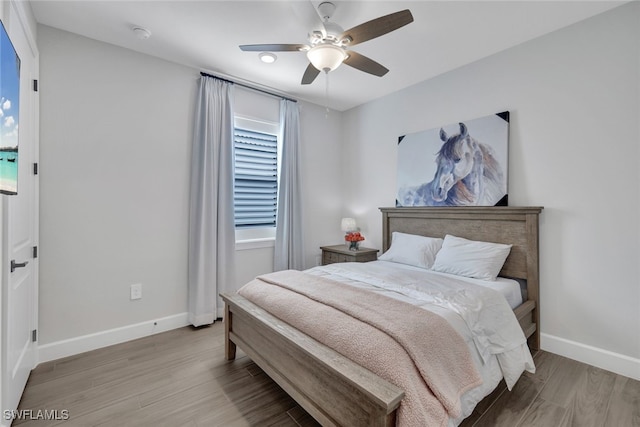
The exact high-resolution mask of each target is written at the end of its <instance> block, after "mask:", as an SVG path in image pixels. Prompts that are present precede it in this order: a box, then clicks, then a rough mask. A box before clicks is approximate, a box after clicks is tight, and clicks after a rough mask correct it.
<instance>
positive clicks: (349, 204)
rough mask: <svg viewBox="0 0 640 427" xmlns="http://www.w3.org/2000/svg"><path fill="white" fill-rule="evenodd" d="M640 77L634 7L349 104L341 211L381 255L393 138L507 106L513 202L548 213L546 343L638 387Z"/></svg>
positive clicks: (639, 30)
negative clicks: (355, 222) (634, 379)
mask: <svg viewBox="0 0 640 427" xmlns="http://www.w3.org/2000/svg"><path fill="white" fill-rule="evenodd" d="M424 54H426V55H428V52H424ZM639 80H640V3H638V2H633V3H632V4H628V5H625V6H622V7H620V8H617V9H614V10H613V11H611V12H608V13H605V14H603V15H600V16H597V17H594V18H592V19H589V20H587V21H584V22H582V23H578V24H576V25H573V26H571V27H568V28H565V29H562V30H560V31H557V32H555V33H552V34H550V35H547V36H545V37H542V38H539V39H536V40H533V41H531V42H528V43H525V44H522V45H519V46H517V47H514V48H512V49H509V50H507V51H504V52H502V53H499V54H496V55H494V56H491V57H488V58H485V59H482V60H480V61H478V62H476V63H473V64H471V65H468V66H465V67H462V68H460V69H457V70H455V71H452V72H449V73H446V74H444V75H441V76H439V77H436V78H434V79H431V80H428V81H425V82H423V83H420V84H417V85H415V86H413V87H410V88H408V89H406V90H403V91H400V92H396V93H395V94H392V95H390V96H386V97H384V98H381V99H379V100H376V101H374V102H371V103H368V104H366V105H363V106H360V107H358V108H354V109H353V110H350V111H349V112H347V113H346V114H345V117H344V125H343V126H344V136H343V140H344V144H345V148H344V150H345V151H344V162H343V178H344V182H345V183H346V185H347V187H346V190H345V191H346V194H345V206H346V210H347V212H352V213H353V214H354V215H355V216H356V217H359V218H360V219H361V222H362V221H364V223H363V229H364V231H365V232H366V235H368V236H370V237H371V240H372V241H373V242H374V243H375V245H374V246H378V247H380V246H381V230H380V226H379V224H380V214H379V212H378V210H377V207H379V206H393V205H394V199H395V190H396V187H395V185H396V184H395V182H396V145H397V138H398V136H400V135H403V134H407V133H411V132H416V131H420V130H425V129H430V128H434V127H437V126H440V125H445V124H450V123H456V122H457V121H461V120H468V119H473V118H476V117H481V116H484V115H488V114H492V113H496V112H500V111H504V110H509V111H510V112H511V127H510V141H509V201H510V204H511V205H514V206H518V205H536V206H538V205H540V206H544V211H543V213H542V216H541V234H540V243H541V246H540V247H541V249H540V255H541V261H540V264H541V265H540V268H541V316H542V317H541V323H542V325H541V326H542V329H541V330H542V333H543V334H544V335H543V342H542V345H543V348H546V349H548V350H551V351H554V352H557V353H561V354H565V355H567V356H570V357H573V358H577V359H582V360H584V361H587V362H589V363H593V364H596V365H601V366H603V365H606V366H603V367H605V368H608V369H611V370H617V371H619V372H621V373H625V374H626V375H629V376H635V377H637V378H640V310H639V307H640V286H639V282H638V277H640V274H639V273H640V270H639V266H640V263H639V262H638V261H639V260H640V229H639V225H638V223H639V218H640V179H639V176H640V175H639V172H638V170H639V168H638V160H639V159H640V156H639V154H640V151H639V148H640V127H639V124H638V123H639V117H640V106H639V103H640V88H639ZM353 162H356V164H357V166H356V167H354V168H351V167H348V164H352V163H353Z"/></svg>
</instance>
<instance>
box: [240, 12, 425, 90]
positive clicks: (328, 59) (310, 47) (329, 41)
mask: <svg viewBox="0 0 640 427" xmlns="http://www.w3.org/2000/svg"><path fill="white" fill-rule="evenodd" d="M304 3H307V2H304ZM308 4H311V3H308ZM335 10H336V6H335V4H333V3H331V2H323V3H320V4H319V5H318V13H319V16H318V13H316V12H315V10H314V12H313V14H314V15H315V17H317V18H319V17H320V16H321V17H322V20H323V21H322V22H318V23H317V24H316V25H314V27H315V29H313V30H312V31H311V32H310V33H309V44H245V45H241V46H240V49H241V50H243V51H246V52H306V54H307V58H308V59H309V65H308V66H307V69H306V70H305V72H304V75H303V76H302V82H301V83H302V84H303V85H308V84H311V83H312V82H313V81H314V80H315V78H316V77H317V76H318V74H320V71H324V72H325V73H328V72H329V71H333V70H335V69H336V68H338V66H339V65H340V64H342V63H345V64H347V65H349V66H351V67H353V68H356V69H358V70H360V71H364V72H365V73H369V74H373V75H374V76H378V77H382V76H384V75H385V74H387V72H388V71H389V70H388V69H387V68H386V67H384V66H383V65H381V64H379V63H377V62H376V61H374V60H372V59H370V58H368V57H366V56H364V55H361V54H359V53H357V52H355V51H353V50H348V48H350V47H351V46H355V45H357V44H359V43H363V42H366V41H368V40H371V39H374V38H376V37H380V36H382V35H385V34H387V33H390V32H391V31H395V30H397V29H398V28H401V27H404V26H405V25H407V24H409V23H411V22H413V15H411V12H410V11H409V10H408V9H406V10H402V11H399V12H395V13H391V14H389V15H385V16H381V17H379V18H376V19H373V20H371V21H367V22H365V23H363V24H360V25H357V26H355V27H353V28H351V29H349V30H347V31H344V30H343V29H342V27H341V26H340V25H338V24H336V23H334V22H331V21H330V19H331V17H332V16H333V13H334V12H335Z"/></svg>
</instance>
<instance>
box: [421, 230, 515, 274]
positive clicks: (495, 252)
mask: <svg viewBox="0 0 640 427" xmlns="http://www.w3.org/2000/svg"><path fill="white" fill-rule="evenodd" d="M511 246H512V245H503V244H500V243H489V242H479V241H475V240H467V239H463V238H461V237H456V236H451V235H449V234H447V235H446V236H444V242H443V243H442V249H440V251H439V252H438V254H437V256H436V260H435V262H434V263H433V267H432V270H434V271H439V272H441V273H450V274H456V275H458V276H465V277H473V278H476V279H483V280H496V277H497V276H498V273H500V270H501V269H502V266H503V265H504V262H505V260H506V259H507V256H509V252H510V251H511Z"/></svg>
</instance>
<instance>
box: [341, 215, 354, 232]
mask: <svg viewBox="0 0 640 427" xmlns="http://www.w3.org/2000/svg"><path fill="white" fill-rule="evenodd" d="M341 228H342V231H344V232H345V233H346V232H349V231H355V230H356V220H355V219H353V218H342V224H341Z"/></svg>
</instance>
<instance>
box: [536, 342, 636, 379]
mask: <svg viewBox="0 0 640 427" xmlns="http://www.w3.org/2000/svg"><path fill="white" fill-rule="evenodd" d="M540 347H541V348H542V350H544V351H548V352H550V353H554V354H559V355H560V356H564V357H568V358H569V359H573V360H577V361H579V362H582V363H587V364H589V365H593V366H596V367H598V368H601V369H605V370H607V371H611V372H614V373H616V374H619V375H624V376H625V377H629V378H633V379H634V380H640V359H636V358H633V357H629V356H625V355H623V354H619V353H614V352H612V351H608V350H603V349H601V348H597V347H592V346H590V345H586V344H582V343H579V342H575V341H570V340H567V339H564V338H560V337H556V336H553V335H548V334H544V333H543V334H540Z"/></svg>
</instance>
